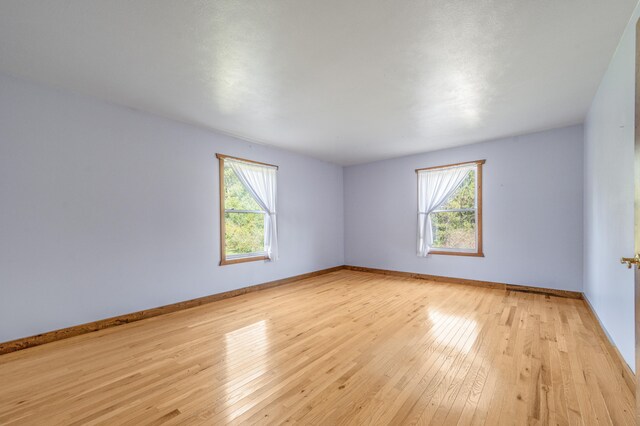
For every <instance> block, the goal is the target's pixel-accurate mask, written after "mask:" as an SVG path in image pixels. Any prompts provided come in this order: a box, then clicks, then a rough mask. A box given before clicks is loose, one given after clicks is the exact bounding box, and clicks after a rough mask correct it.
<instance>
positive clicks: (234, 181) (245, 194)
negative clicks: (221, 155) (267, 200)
mask: <svg viewBox="0 0 640 426" xmlns="http://www.w3.org/2000/svg"><path fill="white" fill-rule="evenodd" d="M224 208H225V210H262V209H261V208H260V206H259V205H258V203H257V202H256V200H255V199H254V198H253V196H252V195H251V194H250V193H249V191H247V190H246V189H245V187H244V185H243V184H242V182H240V179H238V176H236V173H235V172H234V171H233V169H232V168H231V167H229V166H228V165H227V164H226V163H225V166H224Z"/></svg>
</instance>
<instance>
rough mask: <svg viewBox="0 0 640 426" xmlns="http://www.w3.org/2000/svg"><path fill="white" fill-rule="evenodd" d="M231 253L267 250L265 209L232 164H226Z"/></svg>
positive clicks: (228, 246) (227, 233)
mask: <svg viewBox="0 0 640 426" xmlns="http://www.w3.org/2000/svg"><path fill="white" fill-rule="evenodd" d="M224 208H225V212H224V219H225V248H226V255H227V256H234V255H248V254H258V253H260V254H261V253H264V213H263V212H262V209H261V208H260V206H259V205H258V203H257V202H256V200H255V199H254V198H253V196H252V195H251V194H250V193H249V191H247V190H246V189H245V187H244V185H243V184H242V182H240V180H239V179H238V176H236V174H235V172H234V171H233V169H232V168H231V167H229V165H227V164H226V163H225V165H224Z"/></svg>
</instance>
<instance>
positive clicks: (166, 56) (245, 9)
mask: <svg viewBox="0 0 640 426" xmlns="http://www.w3.org/2000/svg"><path fill="white" fill-rule="evenodd" d="M635 3H636V0H615V1H613V0H607V1H604V0H561V1H558V0H537V1H531V0H476V1H469V0H422V1H414V0H402V1H398V0H321V1H318V0H286V1H285V0H271V1H268V0H262V1H261V0H251V1H246V0H220V1H203V0H200V1H196V0H182V1H176V0H163V1H159V0H102V1H97V0H75V1H71V0H64V1H63V0H48V1H41V0H2V1H1V2H0V71H2V72H5V73H8V74H13V75H17V76H21V77H25V78H29V79H33V80H37V81H41V82H44V83H48V84H52V85H55V86H58V87H63V88H68V89H71V90H73V91H76V92H81V93H85V94H89V95H93V96H96V97H99V98H102V99H106V100H109V101H113V102H116V103H119V104H122V105H127V106H130V107H134V108H139V109H142V110H147V111H150V112H153V113H156V114H159V115H162V116H165V117H169V118H174V119H177V120H181V121H185V122H189V123H194V124H199V125H203V126H206V127H209V128H213V129H217V130H220V131H223V132H226V133H229V134H233V135H236V136H238V137H241V138H244V139H247V140H251V141H255V142H261V143H265V144H269V145H273V146H278V147H282V148H286V149H290V150H293V151H297V152H301V153H305V154H308V155H311V156H314V157H317V158H321V159H325V160H328V161H332V162H335V163H338V164H344V165H347V164H354V163H361V162H367V161H373V160H378V159H383V158H390V157H396V156H401V155H406V154H412V153H417V152H424V151H429V150H434V149H439V148H445V147H451V146H456V145H462V144H465V143H471V142H476V141H480V140H485V139H489V138H495V137H500V136H508V135H514V134H520V133H526V132H531V131H536V130H542V129H548V128H553V127H559V126H564V125H569V124H575V123H579V122H582V120H583V119H584V116H585V114H586V111H587V108H588V106H589V104H590V102H591V100H592V98H593V95H594V94H595V91H596V89H597V86H598V83H599V82H600V79H601V77H602V75H603V73H604V71H605V69H606V66H607V64H608V63H609V60H610V59H611V57H612V55H613V52H614V50H615V47H616V45H617V43H618V40H619V38H620V36H621V34H622V31H623V29H624V27H625V25H626V23H627V21H628V19H629V18H630V16H631V12H632V10H633V8H634V6H635Z"/></svg>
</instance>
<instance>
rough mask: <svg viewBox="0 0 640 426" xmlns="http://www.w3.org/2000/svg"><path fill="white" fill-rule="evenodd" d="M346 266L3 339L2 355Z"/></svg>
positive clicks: (322, 273) (287, 282)
mask: <svg viewBox="0 0 640 426" xmlns="http://www.w3.org/2000/svg"><path fill="white" fill-rule="evenodd" d="M341 269H344V266H336V267H333V268H327V269H321V270H319V271H314V272H308V273H306V274H300V275H295V276H293V277H288V278H283V279H280V280H275V281H269V282H266V283H262V284H257V285H252V286H249V287H243V288H239V289H237V290H231V291H226V292H224V293H217V294H212V295H210V296H204V297H200V298H197V299H191V300H185V301H183V302H178V303H172V304H170V305H165V306H160V307H157V308H152V309H147V310H143V311H138V312H132V313H130V314H124V315H119V316H116V317H112V318H106V319H102V320H98V321H94V322H90V323H86V324H80V325H75V326H72V327H67V328H62V329H60V330H54V331H49V332H46V333H42V334H37V335H35V336H29V337H24V338H21V339H16V340H11V341H9V342H3V343H0V355H3V354H7V353H10V352H15V351H19V350H22V349H27V348H32V347H34V346H39V345H43V344H45V343H50V342H55V341H57V340H63V339H68V338H69V337H74V336H79V335H81V334H86V333H91V332H94V331H98V330H103V329H105V328H110V327H115V326H118V325H122V324H128V323H130V322H135V321H140V320H143V319H146V318H152V317H156V316H158V315H164V314H169V313H171V312H176V311H181V310H183V309H189V308H194V307H196V306H201V305H204V304H207V303H211V302H216V301H218V300H222V299H228V298H230V297H236V296H240V295H243V294H247V293H252V292H254V291H260V290H266V289H268V288H273V287H278V286H281V285H284V284H290V283H294V282H296V281H300V280H304V279H306V278H311V277H316V276H318V275H324V274H328V273H330V272H335V271H339V270H341Z"/></svg>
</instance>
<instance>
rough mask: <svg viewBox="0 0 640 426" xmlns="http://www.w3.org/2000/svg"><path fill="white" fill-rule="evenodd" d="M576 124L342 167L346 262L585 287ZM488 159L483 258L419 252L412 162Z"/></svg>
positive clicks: (556, 286)
mask: <svg viewBox="0 0 640 426" xmlns="http://www.w3.org/2000/svg"><path fill="white" fill-rule="evenodd" d="M582 139H583V132H582V126H573V127H567V128H562V129H556V130H550V131H546V132H541V133H535V134H530V135H525V136H518V137H512V138H505V139H500V140H495V141H490V142H484V143H479V144H474V145H467V146H464V147H460V148H454V149H447V150H442V151H436V152H430V153H426V154H421V155H414V156H409V157H403V158H397V159H392V160H386V161H380V162H376V163H370V164H365V165H357V166H351V167H346V168H345V172H344V180H345V191H344V196H345V261H346V263H347V264H350V265H356V266H366V267H373V268H383V269H392V270H398V271H407V272H417V273H424V274H432V275H442V276H447V277H456V278H469V279H475V280H487V281H496V282H503V283H510V284H520V285H534V286H540V287H547V288H554V289H563V290H573V291H581V290H582V178H583V175H582V160H583V158H582V157H583V151H582V143H583V141H582ZM480 159H486V160H487V162H486V164H485V166H484V169H483V178H484V185H483V197H484V204H483V214H484V222H483V227H484V253H485V256H486V257H484V258H475V257H461V256H435V255H432V256H429V257H428V258H419V257H417V256H416V227H417V224H416V212H417V194H416V192H417V178H416V174H415V171H414V170H415V169H416V168H421V167H430V166H438V165H443V164H451V163H457V162H463V161H472V160H480Z"/></svg>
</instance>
